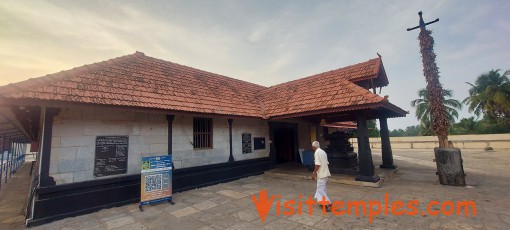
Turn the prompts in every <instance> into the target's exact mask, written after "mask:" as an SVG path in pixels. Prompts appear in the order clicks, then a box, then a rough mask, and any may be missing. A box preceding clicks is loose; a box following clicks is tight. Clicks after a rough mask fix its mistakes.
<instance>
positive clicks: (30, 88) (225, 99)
mask: <svg viewBox="0 0 510 230" xmlns="http://www.w3.org/2000/svg"><path fill="white" fill-rule="evenodd" d="M366 79H375V80H376V81H378V82H379V83H378V84H379V86H382V85H385V84H387V78H386V74H385V73H384V68H383V67H382V61H381V58H380V57H379V58H375V59H371V60H369V61H367V62H363V63H359V64H356V65H352V66H348V67H345V68H340V69H337V70H332V71H328V72H324V73H321V74H317V75H313V76H310V77H306V78H302V79H299V80H295V81H291V82H286V83H283V84H279V85H275V86H272V87H264V86H260V85H257V84H253V83H249V82H245V81H241V80H237V79H234V78H230V77H226V76H222V75H218V74H214V73H210V72H206V71H203V70H199V69H195V68H191V67H188V66H184V65H179V64H176V63H172V62H169V61H164V60H160V59H156V58H152V57H149V56H146V55H144V54H143V53H141V52H136V53H134V54H131V55H126V56H122V57H118V58H114V59H110V60H108V61H103V62H99V63H94V64H90V65H85V66H81V67H77V68H74V69H71V70H66V71H61V72H58V73H55V74H49V75H46V76H43V77H40V78H33V79H29V80H26V81H23V82H19V83H14V84H9V85H6V86H2V87H0V98H4V99H6V100H43V101H59V102H73V103H82V104H99V105H113V106H127V107H135V108H151V109H161V110H169V111H183V112H193V113H205V114H220V115H229V116H247V117H259V118H266V119H267V118H274V117H278V116H283V115H287V116H288V115H298V114H301V113H306V112H315V113H320V112H321V111H322V110H327V109H337V110H338V111H346V110H355V109H359V108H358V107H356V106H358V105H364V106H366V105H369V107H368V108H372V107H380V106H381V103H386V104H389V102H387V101H385V100H384V99H383V98H382V97H380V96H378V95H377V94H373V93H371V92H370V91H369V90H367V89H364V88H362V87H360V86H358V85H356V84H355V83H353V82H356V81H361V80H366ZM376 86H377V84H376ZM390 105H391V104H390ZM392 106H393V107H391V108H398V107H396V106H394V105H392ZM398 109H400V108H398ZM402 112H403V114H402ZM398 113H399V114H402V115H404V114H405V111H403V110H401V109H400V111H398Z"/></svg>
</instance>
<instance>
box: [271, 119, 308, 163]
mask: <svg viewBox="0 0 510 230" xmlns="http://www.w3.org/2000/svg"><path fill="white" fill-rule="evenodd" d="M271 126H272V133H271V134H272V137H273V138H272V139H273V144H274V153H275V155H276V157H275V158H276V159H275V160H276V163H277V164H281V163H287V162H300V161H301V159H299V156H298V154H299V153H298V143H297V124H291V123H273V124H271Z"/></svg>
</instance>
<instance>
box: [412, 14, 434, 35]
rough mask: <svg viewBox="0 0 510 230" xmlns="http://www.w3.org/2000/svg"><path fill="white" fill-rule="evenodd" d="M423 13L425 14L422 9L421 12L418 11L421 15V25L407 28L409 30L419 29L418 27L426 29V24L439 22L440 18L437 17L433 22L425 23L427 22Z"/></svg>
mask: <svg viewBox="0 0 510 230" xmlns="http://www.w3.org/2000/svg"><path fill="white" fill-rule="evenodd" d="M422 14H423V13H422V12H421V11H420V12H418V15H420V23H419V26H415V27H413V28H407V31H411V30H414V29H418V28H420V29H421V30H425V26H426V25H430V24H432V23H436V22H438V21H439V18H437V19H436V20H434V21H431V22H427V23H425V22H424V21H423V17H422Z"/></svg>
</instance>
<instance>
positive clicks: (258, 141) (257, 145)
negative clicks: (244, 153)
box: [253, 137, 266, 150]
mask: <svg viewBox="0 0 510 230" xmlns="http://www.w3.org/2000/svg"><path fill="white" fill-rule="evenodd" d="M265 148H266V138H265V137H254V138H253V149H255V150H257V149H265Z"/></svg>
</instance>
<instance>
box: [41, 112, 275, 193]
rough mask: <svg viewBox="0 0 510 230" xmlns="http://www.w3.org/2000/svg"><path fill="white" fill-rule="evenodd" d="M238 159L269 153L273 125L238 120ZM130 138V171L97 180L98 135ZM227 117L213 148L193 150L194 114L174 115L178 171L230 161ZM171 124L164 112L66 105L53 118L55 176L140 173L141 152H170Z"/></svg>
mask: <svg viewBox="0 0 510 230" xmlns="http://www.w3.org/2000/svg"><path fill="white" fill-rule="evenodd" d="M232 127H233V129H232V139H233V156H234V160H235V161H239V160H246V159H254V158H260V157H267V156H269V142H268V141H269V126H268V122H267V121H264V120H260V119H234V122H233V125H232ZM242 133H251V136H252V153H248V154H242V148H241V146H242V142H241V137H242ZM109 135H111V136H113V135H126V136H129V147H128V169H127V173H126V174H121V175H112V176H105V177H99V178H94V173H93V170H94V156H95V140H96V136H109ZM228 135H229V132H228V122H227V119H226V118H214V119H213V148H212V149H205V150H193V145H192V144H191V142H192V140H193V117H192V116H175V119H174V122H173V129H172V138H173V143H172V148H173V162H174V166H175V168H176V169H180V168H188V167H194V166H202V165H209V164H216V163H223V162H227V161H228V158H229V154H230V149H229V136H228ZM254 137H265V138H266V149H261V150H253V138H254ZM167 140H168V123H167V121H166V117H165V115H163V114H148V113H135V112H127V111H120V110H105V109H69V108H68V109H62V111H61V112H60V113H59V115H57V116H56V117H55V118H54V122H53V133H52V145H51V159H50V176H51V177H53V178H54V179H55V181H56V182H57V184H66V183H73V182H81V181H88V180H95V179H104V178H110V177H118V176H125V175H132V174H139V173H140V168H141V158H142V156H156V155H166V154H167V153H168V147H167Z"/></svg>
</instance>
